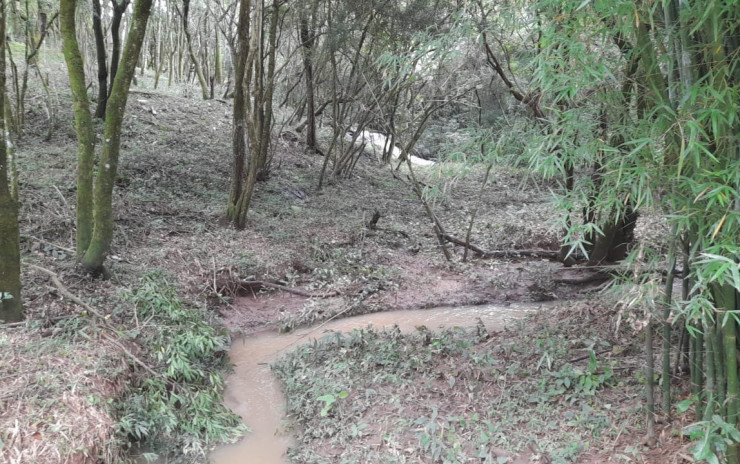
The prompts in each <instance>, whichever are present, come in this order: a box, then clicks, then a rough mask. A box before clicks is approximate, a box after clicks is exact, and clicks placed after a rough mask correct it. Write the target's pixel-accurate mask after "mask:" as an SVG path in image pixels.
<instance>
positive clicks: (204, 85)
mask: <svg viewBox="0 0 740 464" xmlns="http://www.w3.org/2000/svg"><path fill="white" fill-rule="evenodd" d="M189 13H190V0H183V2H182V31H183V33H184V34H185V42H186V43H187V48H188V55H189V56H190V61H191V62H192V63H193V67H194V68H195V74H196V76H197V77H198V82H199V83H200V90H201V94H202V96H203V100H208V95H209V91H208V81H207V80H206V76H205V74H204V73H203V67H202V66H201V63H200V60H199V59H198V56H197V55H196V54H195V50H194V48H193V37H192V35H191V34H190V30H189V29H188V14H189Z"/></svg>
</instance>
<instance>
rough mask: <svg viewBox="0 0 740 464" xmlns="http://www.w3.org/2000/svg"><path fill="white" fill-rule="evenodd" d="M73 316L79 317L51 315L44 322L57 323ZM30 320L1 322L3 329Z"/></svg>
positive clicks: (23, 324)
mask: <svg viewBox="0 0 740 464" xmlns="http://www.w3.org/2000/svg"><path fill="white" fill-rule="evenodd" d="M73 317H77V316H70V315H67V316H56V317H49V318H46V319H43V322H44V323H47V324H56V323H57V322H59V321H63V320H66V319H72V318H73ZM37 320H38V319H37ZM28 322H29V321H27V320H26V321H20V322H6V323H3V324H0V328H3V329H11V328H14V327H23V326H25V325H26V324H28Z"/></svg>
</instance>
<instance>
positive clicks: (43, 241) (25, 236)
mask: <svg viewBox="0 0 740 464" xmlns="http://www.w3.org/2000/svg"><path fill="white" fill-rule="evenodd" d="M21 238H26V239H30V240H36V241H37V242H40V243H45V244H47V245H49V246H51V247H54V248H56V249H57V250H62V251H66V252H67V253H69V254H70V255H72V256H74V255H75V251H74V250H73V249H71V248H66V247H63V246H61V245H57V244H56V243H52V242H50V241H48V240H44V239H43V238H38V237H35V236H33V235H27V234H21Z"/></svg>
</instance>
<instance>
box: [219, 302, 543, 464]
mask: <svg viewBox="0 0 740 464" xmlns="http://www.w3.org/2000/svg"><path fill="white" fill-rule="evenodd" d="M541 307H542V305H541V304H513V305H511V306H496V305H482V306H460V307H443V308H435V309H427V310H412V311H391V312H381V313H373V314H366V315H362V316H356V317H351V318H346V319H338V320H335V321H331V322H329V323H326V324H324V325H321V326H318V327H314V328H306V329H300V330H296V331H294V332H292V333H289V334H278V333H274V332H269V333H262V334H257V335H251V336H248V337H244V338H241V339H237V340H235V341H234V343H233V346H232V348H231V351H230V352H229V356H230V357H231V361H232V362H233V363H234V373H233V374H231V375H230V376H229V377H228V378H227V380H226V391H225V400H226V404H227V405H228V406H229V407H230V408H231V409H232V410H233V411H234V412H236V413H237V414H239V415H240V416H241V417H242V419H243V420H244V423H246V424H247V425H248V426H249V427H250V428H251V430H252V431H251V432H250V433H248V434H247V435H246V437H245V438H244V439H242V440H241V441H240V442H239V443H236V444H234V445H228V446H222V447H219V448H217V449H216V450H215V451H214V452H213V453H212V454H211V457H210V462H211V463H212V464H244V463H248V462H249V463H260V464H282V463H285V462H287V461H288V459H287V457H286V452H287V450H288V447H289V446H290V444H291V440H292V438H291V436H290V434H289V432H286V431H285V430H284V429H285V424H284V420H285V414H284V412H285V398H284V397H283V394H282V391H281V389H280V385H279V383H278V381H277V379H276V378H275V377H274V376H273V375H272V373H271V371H270V366H269V363H270V362H272V361H274V360H276V359H277V357H278V356H280V354H281V353H283V352H285V351H286V350H290V349H292V348H294V347H296V346H298V345H301V344H303V343H307V342H310V341H312V340H314V339H320V338H322V337H324V336H326V335H327V332H336V331H340V332H349V331H351V330H353V329H359V328H366V327H368V326H372V327H373V328H376V329H381V328H383V327H391V326H393V325H394V324H395V325H397V326H398V327H399V328H400V329H401V331H411V330H415V328H416V327H418V326H421V325H424V326H426V327H427V328H429V329H430V330H436V329H443V328H450V327H455V326H460V327H466V326H474V325H475V324H476V323H477V320H478V318H480V319H481V321H483V324H485V326H486V328H487V329H488V330H489V331H497V330H500V329H502V328H503V327H504V325H505V324H506V323H507V322H511V321H513V320H515V319H519V318H522V317H524V316H525V315H526V314H527V313H531V312H533V311H537V310H538V309H540V308H541Z"/></svg>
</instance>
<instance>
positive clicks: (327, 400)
mask: <svg viewBox="0 0 740 464" xmlns="http://www.w3.org/2000/svg"><path fill="white" fill-rule="evenodd" d="M348 396H349V393H347V392H346V391H341V392H339V393H337V394H336V395H333V394H331V393H329V394H327V395H321V396H319V397H318V398H316V400H317V401H323V402H324V407H323V408H322V409H321V413H320V414H321V417H326V416H327V415H328V414H329V411H330V410H331V407H332V406H334V403H336V402H337V399H344V398H347V397H348Z"/></svg>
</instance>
